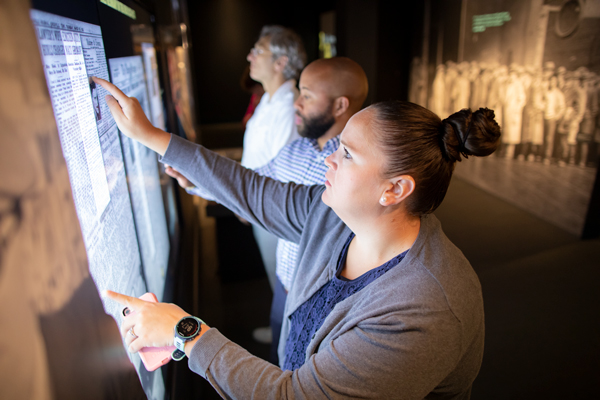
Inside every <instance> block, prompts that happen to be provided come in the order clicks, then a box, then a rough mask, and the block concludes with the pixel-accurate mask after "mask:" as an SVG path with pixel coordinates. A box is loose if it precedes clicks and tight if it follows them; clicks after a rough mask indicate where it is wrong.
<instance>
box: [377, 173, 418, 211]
mask: <svg viewBox="0 0 600 400" xmlns="http://www.w3.org/2000/svg"><path fill="white" fill-rule="evenodd" d="M414 190H415V180H414V179H413V177H412V176H410V175H401V176H398V177H396V178H393V179H391V180H390V182H389V184H388V186H387V187H386V189H385V190H384V192H383V193H382V195H381V198H380V199H379V204H381V205H382V206H393V205H396V204H400V203H402V201H404V199H406V198H407V197H408V196H410V195H411V194H412V192H414Z"/></svg>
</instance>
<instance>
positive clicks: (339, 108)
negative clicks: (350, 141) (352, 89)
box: [333, 96, 350, 118]
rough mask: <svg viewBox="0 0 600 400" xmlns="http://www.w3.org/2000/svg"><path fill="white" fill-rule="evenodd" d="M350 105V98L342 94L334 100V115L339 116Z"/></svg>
mask: <svg viewBox="0 0 600 400" xmlns="http://www.w3.org/2000/svg"><path fill="white" fill-rule="evenodd" d="M348 107H350V100H348V98H347V97H346V96H340V97H338V98H336V99H335V100H334V101H333V116H334V117H335V118H338V117H339V116H341V115H343V114H344V113H345V112H346V111H347V110H348Z"/></svg>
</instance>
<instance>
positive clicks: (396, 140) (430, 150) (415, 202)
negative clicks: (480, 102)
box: [371, 101, 500, 216]
mask: <svg viewBox="0 0 600 400" xmlns="http://www.w3.org/2000/svg"><path fill="white" fill-rule="evenodd" d="M371 107H372V108H373V109H374V110H375V118H374V127H375V129H376V130H377V134H376V137H377V139H376V140H377V142H378V143H377V144H378V145H379V146H381V148H382V149H383V151H384V153H385V155H386V157H387V160H388V167H387V170H386V171H384V175H385V176H386V177H393V176H399V175H410V176H412V177H413V179H414V180H415V190H414V192H413V193H412V194H411V195H410V196H409V197H408V198H407V199H406V207H407V210H408V212H409V213H410V214H411V215H414V216H420V215H423V214H428V213H431V212H433V211H434V210H435V209H436V208H437V207H438V206H439V205H440V204H441V202H442V200H443V199H444V197H445V196H446V191H447V190H448V186H449V185H450V178H452V172H453V171H454V164H455V162H456V161H461V159H462V158H461V156H462V157H465V158H468V156H471V155H473V156H478V157H483V156H487V155H490V154H492V153H493V152H494V151H495V150H496V148H497V147H498V145H499V143H500V127H499V126H498V124H497V123H496V121H495V120H494V111H492V110H489V109H487V108H480V109H479V110H477V111H475V112H471V110H470V109H464V110H461V111H458V112H456V113H454V114H452V115H451V116H449V117H448V118H446V119H444V120H440V118H439V117H438V116H437V115H435V114H434V113H433V112H431V111H429V110H427V109H426V108H424V107H421V106H419V105H417V104H413V103H409V102H405V101H386V102H381V103H376V104H373V105H372V106H371Z"/></svg>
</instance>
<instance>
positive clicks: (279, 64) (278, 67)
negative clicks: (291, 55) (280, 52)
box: [273, 56, 289, 73]
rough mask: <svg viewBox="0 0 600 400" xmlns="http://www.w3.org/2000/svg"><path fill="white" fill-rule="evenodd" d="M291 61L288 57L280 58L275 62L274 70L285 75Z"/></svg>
mask: <svg viewBox="0 0 600 400" xmlns="http://www.w3.org/2000/svg"><path fill="white" fill-rule="evenodd" d="M288 61H289V59H288V56H280V57H279V58H278V59H277V60H275V63H274V65H273V66H274V68H275V71H277V72H281V73H283V70H284V69H285V66H286V65H287V63H288Z"/></svg>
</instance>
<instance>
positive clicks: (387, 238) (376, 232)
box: [341, 214, 421, 279]
mask: <svg viewBox="0 0 600 400" xmlns="http://www.w3.org/2000/svg"><path fill="white" fill-rule="evenodd" d="M420 228H421V219H420V218H419V217H411V216H408V215H404V216H401V215H398V214H397V215H396V216H391V215H388V216H387V218H385V219H384V220H378V221H377V224H372V225H371V226H370V227H362V228H361V229H357V230H353V231H354V233H355V235H356V236H355V237H354V239H352V242H351V243H350V246H349V247H348V255H347V257H346V264H345V265H344V267H343V269H342V273H341V275H342V276H343V277H345V278H346V279H356V278H358V277H359V276H361V275H363V274H364V273H366V272H368V271H370V270H372V269H374V268H377V267H379V266H381V265H382V264H384V263H385V262H387V261H389V260H391V259H392V258H394V257H395V256H397V255H398V254H400V253H402V252H404V251H406V250H408V249H410V247H411V246H412V245H413V243H414V242H415V240H416V239H417V236H418V235H419V229H420Z"/></svg>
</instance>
